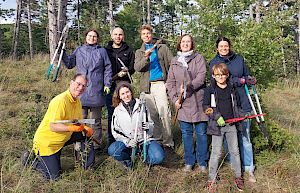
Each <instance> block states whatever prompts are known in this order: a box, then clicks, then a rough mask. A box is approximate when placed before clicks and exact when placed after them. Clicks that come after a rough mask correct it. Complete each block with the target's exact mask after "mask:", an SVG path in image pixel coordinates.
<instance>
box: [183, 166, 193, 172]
mask: <svg viewBox="0 0 300 193" xmlns="http://www.w3.org/2000/svg"><path fill="white" fill-rule="evenodd" d="M192 170H193V166H192V165H188V164H185V166H184V168H183V171H184V172H191V171H192Z"/></svg>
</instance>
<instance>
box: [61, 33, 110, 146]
mask: <svg viewBox="0 0 300 193" xmlns="http://www.w3.org/2000/svg"><path fill="white" fill-rule="evenodd" d="M98 39H99V33H98V32H97V31H96V30H94V29H91V30H88V31H87V32H86V33H85V40H86V43H85V44H83V45H82V46H80V47H78V48H76V49H75V51H74V52H73V53H72V54H71V55H70V56H67V54H66V53H65V52H64V55H63V62H64V64H65V66H66V67H67V68H69V69H71V68H74V67H75V66H76V68H77V73H80V74H83V75H85V76H86V77H87V79H88V86H87V88H86V90H85V92H84V93H83V94H82V95H81V97H80V100H81V103H82V113H83V118H87V117H88V113H89V112H90V118H91V119H95V125H94V127H93V130H94V137H95V138H96V139H98V140H99V141H101V139H102V126H101V109H102V107H103V106H104V105H105V96H104V95H105V94H108V93H109V92H110V87H111V77H112V69H111V63H110V60H109V57H108V55H107V53H106V50H105V49H104V48H102V47H101V46H99V45H98V44H97V42H98ZM94 146H95V149H99V145H98V144H95V143H94Z"/></svg>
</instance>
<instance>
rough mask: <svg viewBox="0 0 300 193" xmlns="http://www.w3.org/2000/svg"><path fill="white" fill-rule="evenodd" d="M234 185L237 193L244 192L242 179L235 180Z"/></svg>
mask: <svg viewBox="0 0 300 193" xmlns="http://www.w3.org/2000/svg"><path fill="white" fill-rule="evenodd" d="M234 184H235V186H236V188H237V189H238V191H240V192H242V191H244V180H243V178H242V177H237V178H235V180H234Z"/></svg>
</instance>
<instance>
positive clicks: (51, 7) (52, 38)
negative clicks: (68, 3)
mask: <svg viewBox="0 0 300 193" xmlns="http://www.w3.org/2000/svg"><path fill="white" fill-rule="evenodd" d="M48 20H49V22H48V26H49V50H50V59H51V58H52V57H53V55H54V52H55V48H56V46H57V40H58V38H57V18H56V12H55V0H49V1H48Z"/></svg>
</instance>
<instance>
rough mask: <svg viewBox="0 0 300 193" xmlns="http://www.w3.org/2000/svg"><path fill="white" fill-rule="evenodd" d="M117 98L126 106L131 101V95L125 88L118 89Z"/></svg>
mask: <svg viewBox="0 0 300 193" xmlns="http://www.w3.org/2000/svg"><path fill="white" fill-rule="evenodd" d="M119 96H120V99H121V100H122V101H123V102H124V103H126V104H127V103H129V102H130V101H131V100H132V93H131V91H130V89H129V88H127V87H122V88H120V90H119Z"/></svg>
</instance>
